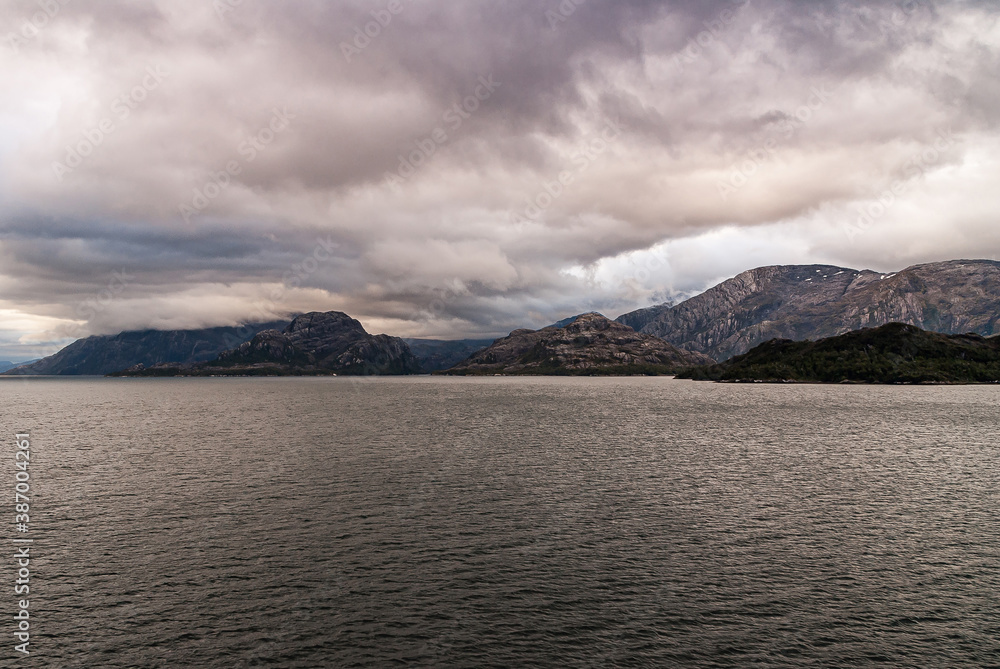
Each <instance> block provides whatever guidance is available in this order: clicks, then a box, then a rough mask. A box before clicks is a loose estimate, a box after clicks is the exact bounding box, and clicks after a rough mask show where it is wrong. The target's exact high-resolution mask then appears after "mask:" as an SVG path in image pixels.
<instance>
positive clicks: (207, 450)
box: [0, 378, 1000, 669]
mask: <svg viewBox="0 0 1000 669" xmlns="http://www.w3.org/2000/svg"><path fill="white" fill-rule="evenodd" d="M998 393H1000V391H998V389H997V388H993V387H928V388H920V387H918V388H909V387H856V386H851V387H841V386H836V387H823V386H760V385H752V386H732V385H715V384H697V383H693V382H684V381H674V380H670V379H662V378H641V379H515V378H490V379H438V378H410V379H374V380H353V381H352V380H350V379H256V380H254V379H197V380H188V379H167V380H138V379H134V380H132V379H123V380H103V379H76V380H54V379H39V380H31V381H24V380H20V379H12V380H7V381H3V382H0V402H2V406H3V407H4V409H3V413H2V414H0V416H2V420H0V423H2V424H0V430H3V433H4V434H5V435H8V436H4V437H3V443H4V444H5V446H4V448H3V450H2V452H3V453H4V454H5V455H4V456H3V460H4V461H5V462H8V465H5V466H4V469H3V471H4V472H5V473H4V475H3V481H4V482H3V483H2V484H0V486H2V488H3V489H11V488H12V487H13V466H12V461H13V450H14V444H13V438H12V435H13V432H14V431H15V430H17V429H25V428H28V429H30V430H31V433H32V451H33V459H32V474H33V477H34V478H33V485H34V487H35V488H36V489H37V494H36V497H35V498H34V499H33V501H32V525H33V527H34V528H35V529H33V530H32V536H34V537H35V538H36V543H35V544H34V545H33V548H32V550H33V560H32V570H33V576H32V578H33V582H32V590H31V601H32V604H31V609H32V615H33V617H32V631H33V632H34V635H33V636H32V639H31V644H32V645H31V649H32V651H33V654H32V656H31V659H30V660H27V661H25V660H18V659H15V658H14V653H13V650H12V646H13V642H12V641H11V639H12V635H11V634H10V631H11V630H12V629H13V623H11V622H7V623H5V624H4V629H5V630H7V631H6V632H5V633H4V635H3V636H2V639H4V641H3V643H4V644H6V647H4V648H2V649H0V664H2V666H38V667H42V666H45V667H226V668H227V669H229V668H233V667H351V666H358V667H361V666H379V667H392V666H441V667H450V666H453V667H487V666H496V667H500V666H538V667H567V666H572V667H587V666H592V667H598V666H637V667H660V666H666V667H671V666H677V667H807V666H808V667H843V666H892V667H962V666H968V667H980V666H991V665H992V666H998V665H1000V601H998V600H1000V595H998V593H1000V521H998V514H997V508H998V503H997V502H998V499H997V498H998V489H1000V485H998V483H1000V482H998V479H1000V454H998V448H997V446H998V440H1000V438H998V436H997V435H998V423H1000V409H998V399H1000V395H998ZM2 494H4V495H6V494H7V493H2ZM11 494H12V493H11ZM5 508H8V511H10V512H11V513H12V512H13V511H12V509H10V508H9V507H5ZM11 520H13V519H11ZM13 534H14V532H12V531H10V532H8V533H7V534H6V535H5V536H8V539H7V540H5V541H9V538H10V537H12V536H13ZM10 552H11V553H12V552H13V551H10ZM12 562H13V561H12V560H10V559H5V560H3V561H2V563H0V579H2V583H8V584H10V583H12V582H13V580H14V578H15V576H14V572H13V566H12ZM3 591H4V592H7V593H8V594H7V595H6V596H5V597H2V598H0V606H5V607H7V611H8V614H9V615H10V616H13V613H14V612H15V609H14V607H15V602H14V600H15V597H14V596H13V594H11V592H10V590H9V588H8V586H6V585H5V586H3ZM4 615H5V616H6V615H7V614H4ZM9 620H10V619H8V621H9Z"/></svg>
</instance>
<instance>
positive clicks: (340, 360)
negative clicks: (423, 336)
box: [111, 311, 420, 377]
mask: <svg viewBox="0 0 1000 669" xmlns="http://www.w3.org/2000/svg"><path fill="white" fill-rule="evenodd" d="M419 372H420V364H419V362H418V361H417V359H416V357H414V355H413V353H412V352H411V351H410V348H409V346H407V344H406V343H405V342H404V341H403V340H402V339H399V338H398V337H390V336H388V335H372V334H369V333H368V332H367V331H366V330H365V329H364V327H363V326H362V325H361V323H360V322H359V321H357V320H355V319H354V318H351V317H350V316H348V315H347V314H345V313H343V312H339V311H329V312H310V313H306V314H302V315H300V316H297V317H295V318H294V319H292V322H291V323H289V324H288V326H287V327H285V328H284V329H283V330H280V331H279V330H276V329H269V330H263V331H261V332H258V333H257V334H256V335H254V337H253V338H252V339H251V340H250V341H247V342H244V343H243V344H240V346H238V347H236V348H234V349H230V350H227V351H223V352H222V353H220V354H219V355H218V356H217V357H216V358H215V359H214V360H211V361H206V362H200V363H194V364H183V365H173V364H160V365H154V366H153V367H146V366H144V365H138V366H135V367H131V368H129V369H125V370H119V371H116V372H114V373H112V374H111V376H157V377H162V376H330V375H348V376H372V375H404V374H417V373H419Z"/></svg>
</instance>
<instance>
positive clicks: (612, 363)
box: [445, 313, 715, 375]
mask: <svg viewBox="0 0 1000 669" xmlns="http://www.w3.org/2000/svg"><path fill="white" fill-rule="evenodd" d="M714 362H715V361H714V360H712V359H711V358H709V357H708V356H705V355H702V354H700V353H692V352H689V351H682V350H680V349H678V348H676V347H675V346H672V345H670V344H668V343H667V342H665V341H663V340H662V339H658V338H656V337H653V336H651V335H644V334H640V333H638V332H636V331H635V330H633V329H632V328H630V327H628V326H626V325H622V324H621V323H616V322H614V321H612V320H609V319H607V318H605V317H604V316H602V315H600V314H594V313H591V314H584V315H583V316H579V317H577V318H576V319H575V320H574V321H573V322H571V323H570V324H569V325H566V326H565V327H561V328H560V327H554V326H553V327H547V328H544V329H542V330H515V331H513V332H511V333H510V335H508V336H507V337H504V338H502V339H498V340H496V341H495V342H494V343H493V345H491V346H490V347H488V348H486V349H485V350H483V351H480V352H479V353H476V354H475V355H473V356H472V357H470V358H469V359H468V360H466V361H464V362H462V363H461V364H459V365H457V366H455V367H453V368H452V369H450V370H448V371H447V372H445V373H447V374H466V375H473V374H558V375H610V374H616V375H629V374H673V373H675V372H676V371H677V370H679V369H681V368H684V367H689V366H692V365H706V364H712V363H714Z"/></svg>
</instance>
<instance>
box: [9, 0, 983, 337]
mask: <svg viewBox="0 0 1000 669" xmlns="http://www.w3.org/2000/svg"><path fill="white" fill-rule="evenodd" d="M37 9H38V5H37V4H35V3H34V2H28V1H26V0H25V1H17V2H7V3H5V4H3V5H2V6H0V18H2V19H3V22H4V25H8V26H11V27H12V28H11V31H12V32H10V33H8V39H7V40H6V41H5V42H4V44H3V48H2V50H0V94H2V95H3V96H4V98H3V99H4V100H5V105H6V109H5V110H4V113H3V114H2V115H0V175H2V176H0V259H2V265H0V286H2V289H3V290H2V293H0V295H2V296H3V300H2V301H0V314H6V317H7V318H8V320H9V321H10V322H14V321H16V322H17V323H18V326H17V328H12V329H11V331H18V332H21V333H22V335H21V337H22V341H23V342H25V343H26V344H30V343H32V342H38V341H51V340H53V339H56V338H58V337H59V336H60V333H63V334H65V333H66V332H68V331H70V330H73V329H74V328H75V329H82V330H83V331H86V332H89V331H115V330H117V329H121V328H124V327H144V326H150V325H154V326H171V327H182V326H186V325H192V326H193V325H207V324H223V323H229V322H236V321H239V320H241V319H243V318H253V317H258V316H267V315H272V314H278V313H285V312H292V311H296V310H304V309H314V308H315V309H342V310H345V311H348V312H349V313H352V314H353V315H355V316H358V317H360V318H361V319H362V320H363V321H364V322H365V323H366V325H369V326H370V327H371V328H372V329H375V330H390V331H392V332H394V333H398V334H415V335H420V334H424V335H445V336H447V335H463V334H475V335H482V334H496V333H500V332H503V331H505V330H507V329H510V328H512V327H515V326H519V325H544V324H545V323H547V322H549V321H551V320H554V319H555V317H557V316H561V315H565V314H567V313H575V312H579V311H584V310H587V309H601V310H605V311H608V312H614V311H616V310H619V311H624V310H626V309H629V308H632V307H635V306H643V305H644V304H646V303H648V302H649V301H650V300H653V299H662V298H663V297H664V296H669V295H670V294H674V293H689V292H691V291H692V290H695V289H697V288H699V287H704V284H705V283H707V282H709V281H711V280H716V279H720V278H724V277H725V276H727V275H729V274H731V273H733V272H735V271H739V270H740V269H746V268H748V267H750V266H752V265H753V264H758V263H763V262H786V263H790V262H810V261H815V260H822V261H828V262H838V263H842V264H852V263H853V264H856V265H861V264H868V265H879V266H880V267H881V268H882V269H898V268H899V267H900V266H902V265H904V264H908V263H911V262H917V261H922V260H931V259H936V258H937V256H936V255H935V254H940V253H947V254H949V255H951V254H954V255H978V254H982V252H983V250H984V249H983V248H982V245H981V244H980V243H978V242H977V241H975V240H976V239H983V238H984V235H985V231H987V230H989V229H990V228H989V226H990V225H991V224H992V223H991V218H990V214H991V212H992V210H993V209H992V205H993V204H995V197H996V196H995V195H994V193H993V191H994V190H995V188H994V187H993V186H992V185H991V184H992V183H995V177H996V176H997V172H998V169H997V164H996V161H995V159H994V158H993V156H995V155H996V152H995V150H994V149H995V148H997V147H996V144H997V138H996V136H995V129H996V123H997V120H998V110H1000V88H998V85H997V83H996V76H995V73H996V71H997V65H998V57H1000V56H998V51H1000V37H998V31H997V9H996V6H995V3H987V2H951V3H931V2H929V1H927V0H905V1H901V2H893V1H889V0H879V1H876V2H865V3H860V2H846V1H832V0H831V1H824V2H809V3H802V2H791V1H790V0H785V1H782V0H751V1H750V2H744V1H742V0H740V1H736V2H734V1H729V0H711V1H706V2H665V1H651V0H645V1H641V0H635V1H614V2H613V1H611V0H584V1H581V0H576V1H573V0H563V1H562V2H559V1H555V0H552V1H542V2H537V1H530V2H529V1H528V0H510V1H506V2H503V1H495V2H486V1H474V2H466V3H445V2H437V1H430V0H424V1H422V2H417V1H415V0H398V2H397V1H396V0H393V1H392V2H390V0H370V1H367V0H366V1H361V0H357V1H342V2H318V1H305V0H302V1H293V2H280V3H279V2H268V1H265V0H245V1H243V2H230V1H229V0H216V2H214V3H205V2H194V1H193V0H192V1H191V2H166V1H163V2H150V3H139V2H131V1H126V0H110V1H104V2H97V1H88V0H73V2H71V3H67V4H65V5H64V6H60V8H59V9H58V11H56V12H55V13H54V14H53V15H52V16H48V17H47V18H46V20H45V22H44V25H41V26H36V30H34V32H32V30H30V29H28V28H25V27H24V26H25V21H30V19H31V17H32V16H33V15H34V14H35V13H36V12H37ZM25 31H26V32H25ZM366 31H367V33H368V34H366ZM11 35H14V37H15V39H13V40H12V39H10V36H11ZM25 35H28V36H25ZM484 82H490V83H489V84H488V85H487V84H484ZM477 93H478V94H479V97H478V98H477V97H476V96H477ZM609 128H614V129H615V130H614V131H609ZM942 133H944V134H947V135H948V136H949V137H951V138H952V139H951V140H950V143H948V144H947V145H942V146H939V147H938V148H937V149H935V148H934V147H935V142H940V137H941V136H942ZM931 152H933V153H931ZM915 157H917V158H916V162H914V161H915ZM991 177H992V178H991ZM894 186H895V191H896V192H898V193H899V195H893V196H892V201H891V202H888V203H887V204H885V203H883V204H882V207H883V209H884V213H881V214H880V215H879V216H878V218H877V220H875V221H873V222H872V223H871V224H865V225H859V224H858V220H859V216H863V215H865V213H864V212H865V211H866V210H867V209H866V208H870V207H871V206H872V204H873V203H876V204H877V203H879V202H880V200H883V201H885V195H884V194H885V193H886V192H890V193H892V192H893V190H892V189H893V187H894ZM886 202H887V201H886ZM852 226H853V227H852ZM862 228H863V230H862ZM859 231H862V232H863V237H862V238H861V239H862V241H859V235H860V234H861V232H859ZM990 239H994V238H992V237H991V238H990ZM990 243H993V242H990ZM998 250H1000V249H997V248H996V246H992V247H990V248H988V249H986V251H988V254H993V253H996V252H997V251H998ZM317 256H320V257H322V258H323V260H322V261H319V260H317V259H316V258H317ZM695 259H697V262H696V261H695ZM313 265H315V267H313ZM647 265H649V266H650V267H654V268H655V269H654V271H647V270H646V269H643V268H645V267H646V266H647ZM637 268H638V269H637ZM121 271H125V272H126V273H127V274H128V276H129V277H131V278H130V279H129V281H128V285H127V286H124V287H123V288H122V290H120V291H119V292H117V293H116V294H115V295H114V299H113V300H110V301H108V303H107V304H102V305H101V309H100V310H97V312H96V313H91V312H90V311H88V310H87V309H81V308H80V305H81V304H86V303H87V301H88V300H92V299H93V296H94V295H98V294H101V291H104V290H106V285H107V283H108V282H109V281H111V280H112V279H111V277H112V275H113V273H114V272H121ZM613 315H614V314H613ZM32 318H34V319H35V320H34V321H32ZM31 323H35V325H34V326H31V325H30V324H31ZM0 357H3V356H0Z"/></svg>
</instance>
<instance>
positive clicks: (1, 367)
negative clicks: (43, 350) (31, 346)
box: [0, 360, 38, 374]
mask: <svg viewBox="0 0 1000 669" xmlns="http://www.w3.org/2000/svg"><path fill="white" fill-rule="evenodd" d="M33 362H38V361H37V360H26V361H25V362H9V361H7V360H4V361H3V362H0V374H2V373H4V372H6V371H7V370H10V369H14V368H15V367H20V366H21V365H30V364H31V363H33Z"/></svg>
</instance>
